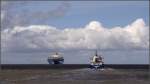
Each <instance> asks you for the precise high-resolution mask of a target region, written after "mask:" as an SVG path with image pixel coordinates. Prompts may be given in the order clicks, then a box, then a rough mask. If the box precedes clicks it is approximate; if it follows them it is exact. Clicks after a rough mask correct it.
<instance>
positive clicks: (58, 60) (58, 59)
mask: <svg viewBox="0 0 150 84" xmlns="http://www.w3.org/2000/svg"><path fill="white" fill-rule="evenodd" d="M47 61H48V63H49V64H63V63H64V58H63V56H61V55H59V54H58V52H56V53H55V54H54V55H51V56H49V57H48V59H47Z"/></svg>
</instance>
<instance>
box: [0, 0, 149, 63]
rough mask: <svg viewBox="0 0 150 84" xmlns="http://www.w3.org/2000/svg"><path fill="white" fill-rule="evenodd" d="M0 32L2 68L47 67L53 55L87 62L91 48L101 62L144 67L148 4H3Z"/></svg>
mask: <svg viewBox="0 0 150 84" xmlns="http://www.w3.org/2000/svg"><path fill="white" fill-rule="evenodd" d="M1 29H2V31H1V35H2V38H1V43H2V46H1V48H2V49H1V50H2V63H34V64H36V63H37V64H38V63H47V62H46V60H45V59H46V58H47V56H49V53H50V54H52V53H53V52H54V51H60V52H61V53H62V54H63V55H64V57H65V59H66V61H65V63H72V62H73V63H79V64H80V63H88V58H89V55H92V52H94V50H95V49H98V50H99V52H101V54H102V55H105V56H106V58H105V60H106V63H116V64H118V63H119V64H120V63H131V64H132V63H133V64H138V63H142V64H143V63H148V58H149V57H148V56H149V52H148V50H149V3H148V1H2V3H1ZM129 51H132V52H130V53H129ZM71 52H72V53H76V54H77V55H75V54H73V55H71V54H72V53H71ZM39 53H40V54H39ZM87 53H88V54H87ZM10 55H11V56H10ZM33 55H34V56H33ZM78 55H81V56H78ZM119 57H120V60H119V61H118V60H116V58H119ZM76 58H78V59H79V60H78V59H76ZM112 58H114V59H112ZM42 59H44V60H42ZM135 59H137V60H135ZM26 60H31V61H30V62H27V61H26Z"/></svg>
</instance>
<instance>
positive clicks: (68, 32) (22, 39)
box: [2, 19, 149, 51]
mask: <svg viewBox="0 0 150 84" xmlns="http://www.w3.org/2000/svg"><path fill="white" fill-rule="evenodd" d="M148 46H149V27H148V26H146V25H145V23H144V21H143V19H137V20H136V21H134V22H133V23H131V24H130V25H127V26H125V27H114V28H105V27H103V25H102V24H101V23H100V22H98V21H91V22H90V23H89V24H87V25H86V26H85V27H83V28H65V29H63V30H62V29H61V30H60V29H59V28H55V27H52V26H48V25H31V26H28V27H21V26H16V27H14V28H11V29H10V28H8V29H4V30H3V31H2V50H3V51H19V50H46V49H97V48H98V49H99V48H100V49H148Z"/></svg>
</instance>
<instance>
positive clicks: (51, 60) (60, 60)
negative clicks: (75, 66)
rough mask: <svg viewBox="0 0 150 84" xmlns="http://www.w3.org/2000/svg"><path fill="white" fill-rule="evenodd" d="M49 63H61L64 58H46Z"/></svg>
mask: <svg viewBox="0 0 150 84" xmlns="http://www.w3.org/2000/svg"><path fill="white" fill-rule="evenodd" d="M47 61H48V63H49V64H63V63H64V59H48V60H47Z"/></svg>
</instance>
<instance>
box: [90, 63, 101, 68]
mask: <svg viewBox="0 0 150 84" xmlns="http://www.w3.org/2000/svg"><path fill="white" fill-rule="evenodd" d="M90 68H91V69H102V68H104V64H91V65H90Z"/></svg>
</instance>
